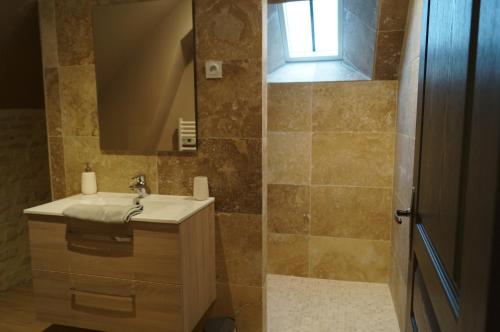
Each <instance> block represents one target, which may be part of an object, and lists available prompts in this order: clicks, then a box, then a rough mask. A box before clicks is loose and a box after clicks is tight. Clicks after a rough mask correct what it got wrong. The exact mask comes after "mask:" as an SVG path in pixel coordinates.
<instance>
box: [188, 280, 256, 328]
mask: <svg viewBox="0 0 500 332" xmlns="http://www.w3.org/2000/svg"><path fill="white" fill-rule="evenodd" d="M207 316H208V317H220V316H230V317H234V318H235V320H236V325H237V327H238V332H261V331H262V288H261V287H254V286H241V285H234V284H227V283H217V299H216V300H215V303H214V305H213V306H212V307H211V308H210V309H209V310H208V314H207ZM195 331H197V330H195ZM197 332H201V330H198V331H197Z"/></svg>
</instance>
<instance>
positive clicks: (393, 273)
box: [389, 259, 408, 331]
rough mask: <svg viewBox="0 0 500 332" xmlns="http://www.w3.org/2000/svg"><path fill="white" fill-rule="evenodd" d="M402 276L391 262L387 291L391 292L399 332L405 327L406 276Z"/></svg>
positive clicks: (393, 261) (393, 262)
mask: <svg viewBox="0 0 500 332" xmlns="http://www.w3.org/2000/svg"><path fill="white" fill-rule="evenodd" d="M407 274H408V273H406V274H403V273H402V272H401V270H400V268H399V267H398V266H397V264H396V263H395V260H394V259H393V260H392V264H391V270H390V274H389V289H390V290H391V295H392V302H393V303H394V310H395V312H396V316H397V318H398V323H399V326H400V329H401V331H402V330H403V329H404V326H405V323H406V322H405V309H406V293H407V279H406V278H407V277H406V275H407Z"/></svg>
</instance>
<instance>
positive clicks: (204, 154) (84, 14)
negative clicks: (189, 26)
mask: <svg viewBox="0 0 500 332" xmlns="http://www.w3.org/2000/svg"><path fill="white" fill-rule="evenodd" d="M130 1H133V0H40V14H41V34H42V48H43V59H44V73H45V90H46V91H45V93H46V96H47V102H46V104H47V124H48V134H49V148H50V162H51V163H50V166H51V179H52V181H51V182H52V192H53V197H54V198H56V199H57V198H61V197H64V196H67V195H71V194H74V193H77V192H78V191H79V177H80V172H81V171H82V169H83V167H84V163H85V162H87V161H89V162H91V163H92V165H93V168H94V169H95V170H96V172H97V177H98V187H99V190H101V191H118V192H124V191H127V186H128V182H129V179H130V177H131V176H133V175H135V174H137V173H144V174H146V176H147V179H148V182H149V184H150V186H151V188H152V190H153V192H158V193H162V194H181V195H184V194H187V195H189V194H190V193H191V192H192V177H193V176H196V175H206V176H208V178H209V182H210V190H211V194H212V195H213V196H215V198H216V227H217V244H216V245H217V290H218V293H217V301H216V304H215V306H214V307H213V308H212V310H211V312H210V313H209V315H216V314H217V315H220V314H224V315H233V316H235V317H236V320H237V324H238V331H249V332H258V331H260V330H261V319H260V317H261V315H262V279H263V278H262V269H263V268H262V265H263V264H262V261H263V260H262V247H263V246H262V164H263V162H262V145H263V139H262V136H263V135H262V108H263V105H264V104H263V98H262V95H263V91H262V89H263V88H262V76H263V73H262V51H263V50H262V43H263V40H262V35H263V32H262V29H263V27H262V15H263V11H262V3H261V1H260V0H241V1H240V0H238V1H231V0H196V1H195V22H196V42H197V61H198V65H197V75H198V80H197V81H198V87H197V89H198V90H197V98H198V107H199V109H198V123H199V125H200V136H201V139H200V146H199V152H197V153H194V154H190V155H179V154H162V155H159V156H157V155H128V154H116V153H109V152H105V151H102V150H100V148H99V125H98V121H97V110H96V86H95V68H94V55H93V43H92V27H91V20H90V12H91V8H92V6H93V5H94V4H95V3H109V2H130ZM139 1H140V0H139ZM208 59H219V60H222V61H224V79H223V80H211V81H207V80H205V79H204V77H203V76H204V70H203V64H204V61H205V60H208Z"/></svg>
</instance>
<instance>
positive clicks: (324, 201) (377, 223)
mask: <svg viewBox="0 0 500 332" xmlns="http://www.w3.org/2000/svg"><path fill="white" fill-rule="evenodd" d="M391 196H392V190H391V189H378V188H355V187H315V186H314V187H312V188H311V234H312V235H323V236H335V237H346V238H356V239H373V240H389V239H390V227H391V222H392V197H391Z"/></svg>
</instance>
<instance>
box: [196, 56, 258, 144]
mask: <svg viewBox="0 0 500 332" xmlns="http://www.w3.org/2000/svg"><path fill="white" fill-rule="evenodd" d="M204 72H205V69H204V63H201V64H199V66H198V74H199V76H202V77H201V78H200V79H199V80H198V92H197V94H198V123H199V128H200V136H201V137H205V138H257V137H262V72H261V62H260V60H241V61H225V62H224V69H223V73H224V78H223V79H222V80H207V79H205V77H204Z"/></svg>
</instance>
